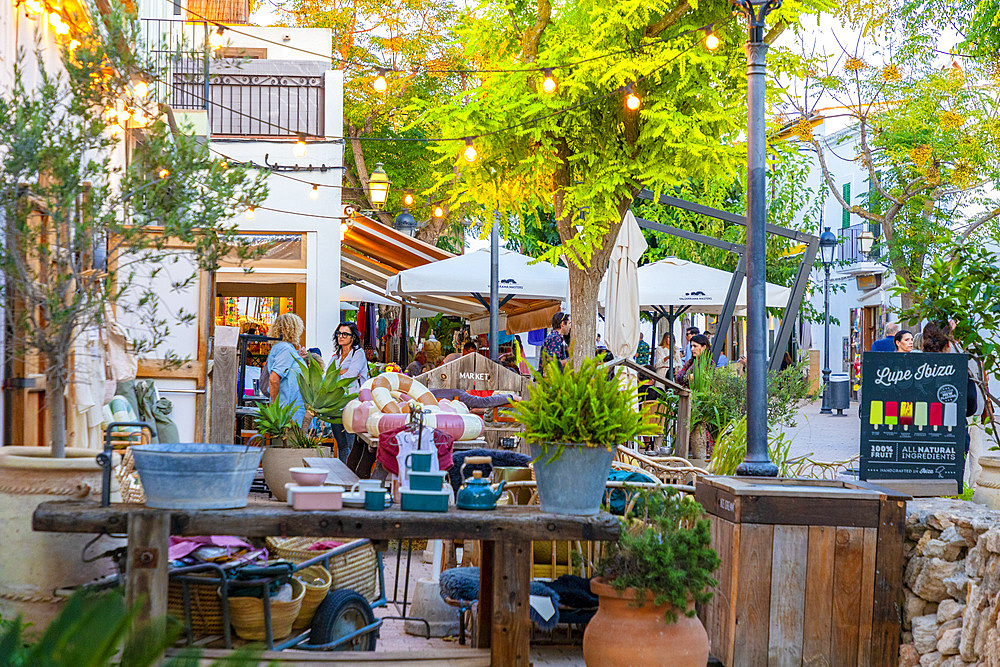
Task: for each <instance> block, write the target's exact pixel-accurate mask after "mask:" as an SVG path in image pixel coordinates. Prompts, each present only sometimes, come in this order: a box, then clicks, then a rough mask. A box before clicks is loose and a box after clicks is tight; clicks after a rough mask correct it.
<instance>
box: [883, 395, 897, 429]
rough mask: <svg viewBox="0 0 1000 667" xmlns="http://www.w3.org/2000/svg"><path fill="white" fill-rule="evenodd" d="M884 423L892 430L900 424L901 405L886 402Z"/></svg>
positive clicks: (894, 402)
mask: <svg viewBox="0 0 1000 667" xmlns="http://www.w3.org/2000/svg"><path fill="white" fill-rule="evenodd" d="M883 421H884V423H885V425H886V426H888V427H889V430H890V431H891V430H892V427H893V426H895V425H896V424H898V423H899V404H898V403H897V402H896V401H886V402H885V417H884V420H883Z"/></svg>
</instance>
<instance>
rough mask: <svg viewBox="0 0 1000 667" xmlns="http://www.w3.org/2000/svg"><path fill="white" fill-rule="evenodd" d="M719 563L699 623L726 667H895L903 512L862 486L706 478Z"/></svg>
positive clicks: (699, 492) (704, 493)
mask: <svg viewBox="0 0 1000 667" xmlns="http://www.w3.org/2000/svg"><path fill="white" fill-rule="evenodd" d="M695 497H696V498H697V500H698V501H699V502H700V503H701V504H702V506H703V507H704V508H705V510H706V511H707V512H708V514H709V518H710V521H711V530H712V546H713V547H714V548H715V550H716V551H717V552H718V553H719V556H720V557H721V558H722V566H721V567H720V568H719V570H718V572H716V574H715V578H716V579H718V580H719V585H718V587H717V588H716V589H715V590H714V595H713V596H712V600H711V601H710V602H709V603H708V604H706V605H705V606H704V607H703V608H702V609H701V610H700V614H699V616H700V617H701V620H702V623H704V624H705V629H706V630H707V631H708V638H709V642H710V645H711V651H712V655H713V656H715V657H716V658H717V659H718V660H720V661H721V662H722V663H723V664H725V665H728V666H729V667H761V666H763V665H859V666H865V665H875V666H880V665H894V664H896V662H897V661H898V655H899V638H900V623H901V621H902V586H903V538H904V531H905V525H904V524H905V518H906V502H905V501H906V500H907V499H908V496H903V495H899V494H895V493H893V492H892V491H888V490H886V489H880V488H878V487H875V486H873V485H870V484H865V483H863V482H862V483H850V482H843V481H839V480H837V481H829V480H813V479H770V478H755V477H704V478H701V479H699V480H698V484H697V488H696V492H695Z"/></svg>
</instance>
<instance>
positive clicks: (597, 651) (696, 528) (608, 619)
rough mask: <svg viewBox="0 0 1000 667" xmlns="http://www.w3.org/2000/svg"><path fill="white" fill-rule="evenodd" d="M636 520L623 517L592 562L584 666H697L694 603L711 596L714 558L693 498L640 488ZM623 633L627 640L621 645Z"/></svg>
mask: <svg viewBox="0 0 1000 667" xmlns="http://www.w3.org/2000/svg"><path fill="white" fill-rule="evenodd" d="M635 506H636V508H637V510H636V513H638V514H639V515H640V516H638V517H633V518H629V517H623V518H622V532H621V537H619V539H618V542H617V543H614V544H612V545H610V546H609V548H608V549H607V550H606V551H605V553H604V555H603V556H602V558H601V560H600V561H599V563H598V564H597V568H596V571H595V573H596V574H597V577H595V578H594V579H592V580H591V582H590V589H591V591H592V592H593V593H595V594H596V595H597V596H598V597H599V598H600V606H599V608H598V610H597V614H596V615H595V616H594V617H593V618H592V619H591V620H590V622H589V623H588V624H587V630H586V632H585V634H584V636H583V656H584V660H585V661H586V663H587V664H588V665H602V666H606V667H615V666H616V665H631V666H633V667H643V666H645V665H649V666H654V665H655V666H657V667H658V666H659V665H671V666H672V667H688V666H692V667H693V666H695V665H697V666H698V667H703V666H704V665H705V663H706V662H707V661H708V634H707V633H706V632H705V628H704V626H702V624H701V621H700V620H698V618H697V617H696V616H695V611H694V605H695V604H696V603H698V604H704V603H705V602H708V600H709V599H710V598H711V597H712V593H711V591H710V590H709V589H710V588H711V587H713V586H716V585H718V582H717V581H716V580H715V579H713V578H712V573H713V572H715V570H716V569H718V567H719V564H720V559H719V556H718V555H717V554H716V553H715V551H714V550H713V549H712V547H711V546H710V545H711V541H712V540H711V534H710V532H709V523H708V520H707V519H705V518H703V512H702V507H701V505H699V504H698V503H697V502H696V501H695V500H694V498H692V497H691V496H689V495H687V494H682V493H680V492H677V491H674V490H672V489H664V490H660V489H653V490H646V491H643V492H641V493H639V497H638V500H637V502H636V505H635ZM623 637H628V638H634V639H636V640H637V641H633V642H630V643H629V644H628V646H627V647H623V646H622V644H621V640H622V638H623Z"/></svg>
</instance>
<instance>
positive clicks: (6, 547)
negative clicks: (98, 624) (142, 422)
mask: <svg viewBox="0 0 1000 667" xmlns="http://www.w3.org/2000/svg"><path fill="white" fill-rule="evenodd" d="M97 454H98V452H97V451H96V450H93V449H77V448H67V449H66V458H64V459H53V458H51V453H50V451H49V449H47V448H43V447H0V616H2V617H3V618H5V619H13V618H14V617H16V616H17V615H19V614H20V615H22V616H23V617H24V620H25V621H29V622H31V623H33V624H34V625H33V626H32V628H31V629H30V632H31V633H32V634H35V635H37V634H40V633H41V632H43V631H44V630H45V628H46V627H47V626H48V624H49V623H50V622H51V621H52V619H53V618H54V617H55V615H56V614H57V613H59V611H60V609H62V605H63V602H64V601H65V599H66V598H65V597H63V596H60V595H56V594H55V591H56V590H57V589H59V588H63V587H66V586H77V585H80V584H83V583H86V582H88V581H91V580H92V579H96V578H98V577H101V576H104V575H107V574H111V572H112V570H113V568H114V564H113V563H112V562H111V561H110V560H109V559H107V558H101V559H98V560H96V561H95V562H93V563H85V562H83V548H84V545H86V544H87V542H89V541H90V540H92V539H93V538H94V536H93V535H87V534H76V533H40V532H38V533H36V532H34V531H32V529H31V517H32V514H34V512H35V508H36V507H37V506H38V504H39V503H42V502H47V501H50V500H71V499H72V500H83V499H87V500H90V501H93V502H95V503H96V502H100V499H101V469H100V467H98V465H97V462H96V461H95V460H94V459H95V457H96V455H97ZM117 459H118V457H117V455H116V456H115V462H116V463H117ZM114 480H115V478H114V476H113V475H112V482H113V487H112V490H113V491H117V483H115V481H114ZM112 500H113V501H119V502H120V500H121V498H120V497H118V498H115V496H114V495H112ZM124 544H125V541H124V540H121V539H113V538H110V537H102V538H100V539H99V540H97V542H95V543H94V544H92V545H91V546H90V547H89V548H88V549H87V556H89V557H93V556H94V555H96V554H100V553H102V552H104V551H107V550H109V549H114V548H116V547H119V546H124Z"/></svg>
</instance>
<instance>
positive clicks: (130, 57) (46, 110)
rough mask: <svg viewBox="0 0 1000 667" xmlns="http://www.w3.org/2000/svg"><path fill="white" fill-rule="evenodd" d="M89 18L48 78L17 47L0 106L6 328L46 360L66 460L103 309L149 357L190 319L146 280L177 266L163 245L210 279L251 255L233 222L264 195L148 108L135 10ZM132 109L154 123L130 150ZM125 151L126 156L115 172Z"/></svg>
mask: <svg viewBox="0 0 1000 667" xmlns="http://www.w3.org/2000/svg"><path fill="white" fill-rule="evenodd" d="M93 15H94V16H101V17H102V21H101V22H99V23H98V25H97V26H96V29H97V30H99V31H100V32H99V33H97V34H94V35H92V36H91V37H90V38H88V39H87V40H86V41H85V42H84V43H83V44H82V45H80V46H79V47H77V48H75V49H74V50H73V51H72V52H69V51H68V50H67V51H64V53H63V63H62V64H63V67H64V68H65V71H64V73H53V72H51V71H48V70H47V69H46V68H45V66H44V63H43V62H42V58H41V55H39V56H37V57H36V58H35V61H37V62H32V61H31V60H29V58H28V57H27V56H26V54H25V53H24V52H23V51H22V52H21V53H20V54H19V55H18V60H17V63H16V64H15V66H14V83H13V86H12V88H11V89H9V90H5V91H4V92H3V93H2V96H0V137H3V141H4V144H3V151H2V154H0V216H2V219H3V220H4V222H5V227H4V234H3V237H2V245H0V263H2V267H3V270H4V284H3V286H2V288H0V295H2V297H3V299H4V302H5V304H6V309H5V312H6V318H7V324H8V327H9V330H10V331H11V332H12V340H10V341H9V343H8V353H9V354H12V355H16V356H23V355H26V354H31V353H37V354H39V355H40V356H41V357H42V358H43V360H44V362H45V363H44V373H45V380H46V395H47V397H48V406H47V408H48V414H49V424H50V430H51V439H52V442H51V444H52V453H53V456H56V457H61V456H63V455H64V454H65V446H66V414H65V404H64V400H63V396H64V393H65V389H66V386H67V382H68V381H69V380H70V377H71V366H70V363H69V355H70V352H71V350H72V348H73V342H74V340H75V338H76V336H78V335H80V333H81V331H83V330H86V329H87V328H90V327H93V326H95V325H99V324H100V322H101V321H102V318H103V317H104V310H105V306H107V305H111V304H114V305H115V306H116V307H117V309H118V311H119V312H122V311H132V312H135V313H137V314H138V315H139V317H141V319H142V321H143V323H144V325H145V331H144V332H142V333H141V334H140V335H139V338H138V339H137V340H136V341H135V344H136V345H135V346H136V350H137V351H139V352H143V353H145V352H149V351H151V350H152V349H155V348H156V347H157V346H158V345H159V344H160V343H162V341H163V339H164V337H165V336H166V335H167V334H168V333H169V330H170V325H171V324H172V323H173V322H174V321H175V320H176V321H181V322H183V321H190V320H191V319H192V318H193V317H194V314H192V313H183V312H181V313H176V314H175V315H176V318H175V317H173V316H169V315H165V314H163V309H162V307H161V305H160V304H161V296H162V295H160V294H158V293H156V291H155V290H154V287H153V285H152V284H151V281H149V280H139V279H137V278H138V276H140V275H143V276H148V275H149V273H150V271H151V272H152V275H153V276H156V275H157V274H158V273H159V272H160V271H162V270H163V267H164V266H165V265H169V264H171V263H176V262H177V255H176V253H175V252H174V251H172V250H171V249H170V248H169V247H168V246H169V245H170V244H175V245H176V244H177V243H178V242H180V243H182V244H184V245H186V246H187V247H188V248H190V255H191V256H192V257H194V258H195V260H196V262H197V265H198V268H201V269H205V270H214V269H215V268H216V266H217V264H218V261H219V259H220V258H221V257H222V256H224V255H225V254H227V253H229V252H231V251H233V250H234V249H235V250H236V251H237V254H239V256H240V257H244V258H245V257H247V256H248V255H249V253H250V251H249V249H248V248H247V247H246V246H245V245H244V244H242V243H240V241H239V240H238V238H237V236H236V226H235V224H234V223H232V222H231V220H232V218H234V217H235V216H236V215H237V214H238V213H239V212H240V211H241V210H242V209H243V208H245V207H247V206H256V205H258V204H260V203H261V201H263V199H264V197H265V196H266V193H267V189H266V186H265V184H264V179H263V177H262V176H258V177H256V178H251V176H250V175H249V174H248V173H247V172H246V171H245V170H244V169H242V168H240V167H228V168H227V167H226V166H225V165H224V164H223V163H221V162H219V161H217V160H214V159H212V157H211V156H210V155H209V152H208V149H207V148H206V147H205V145H204V144H200V143H198V142H196V141H195V140H194V138H193V137H190V136H186V135H184V134H183V133H177V132H173V131H171V128H170V127H169V126H168V125H167V124H166V122H165V121H164V120H162V119H159V118H158V117H156V114H155V106H154V105H153V104H152V103H145V110H144V111H143V110H142V108H143V106H144V103H143V101H142V100H140V99H139V98H138V96H136V97H134V98H133V96H132V94H131V91H132V90H133V88H132V82H133V81H136V80H138V79H139V78H144V79H146V80H151V73H150V71H149V70H148V68H146V67H145V65H144V63H143V62H142V61H141V59H140V58H139V57H137V56H136V55H135V54H134V53H133V52H132V51H131V50H129V49H126V48H124V45H127V44H135V43H138V39H137V38H138V36H139V28H138V25H137V23H138V22H137V21H136V19H135V16H134V14H129V13H127V12H126V11H125V10H124V9H122V7H121V6H120V5H117V4H114V5H112V6H111V8H110V10H109V11H107V12H105V13H101V12H98V11H97V10H96V9H94V12H93ZM118 45H120V46H121V47H122V48H118ZM32 66H34V70H35V73H36V74H35V76H34V77H33V76H32V74H31V69H32ZM32 80H34V84H33V85H32V84H31V83H29V82H31V81H32ZM126 100H127V101H128V103H129V104H131V105H133V106H134V107H135V109H136V110H137V113H139V114H145V115H146V116H147V117H152V118H154V120H153V122H152V124H151V125H149V126H148V127H146V128H145V129H143V130H131V129H130V130H129V135H128V139H127V140H124V139H122V137H121V134H120V133H121V129H120V128H119V129H118V134H116V133H115V132H114V129H115V126H114V125H113V124H112V121H111V116H112V111H111V110H114V109H116V106H117V105H118V104H120V103H121V101H126ZM139 117H140V118H141V116H139ZM119 122H122V121H121V117H119ZM131 122H132V123H135V120H134V119H133V121H131ZM125 142H127V143H128V145H129V153H130V160H129V161H128V162H127V164H125V165H124V166H119V163H118V162H116V160H118V159H119V156H120V153H121V151H120V148H121V146H123V145H124V143H125ZM193 279H194V275H188V276H183V277H177V278H174V282H173V284H172V285H171V287H172V289H175V290H181V289H184V288H186V287H188V286H189V285H190V283H191V281H192V280H193ZM167 357H168V358H169V357H170V355H169V354H168V355H167Z"/></svg>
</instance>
